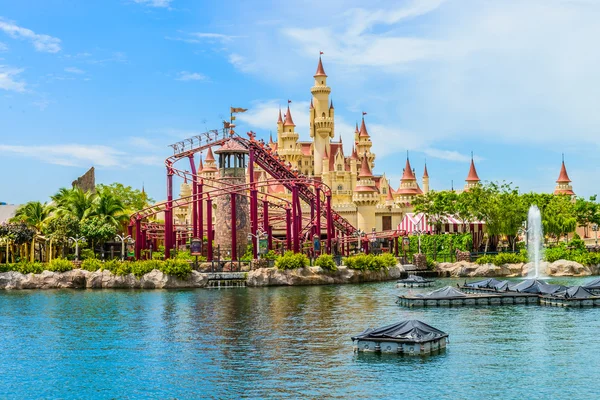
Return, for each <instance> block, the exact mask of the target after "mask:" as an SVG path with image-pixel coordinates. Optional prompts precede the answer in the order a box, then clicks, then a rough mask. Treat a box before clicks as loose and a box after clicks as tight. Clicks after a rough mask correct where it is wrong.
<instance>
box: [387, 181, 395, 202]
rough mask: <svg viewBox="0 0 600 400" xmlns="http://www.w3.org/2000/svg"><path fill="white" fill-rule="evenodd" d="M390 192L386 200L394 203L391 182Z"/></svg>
mask: <svg viewBox="0 0 600 400" xmlns="http://www.w3.org/2000/svg"><path fill="white" fill-rule="evenodd" d="M387 184H388V192H387V198H386V200H388V201H394V196H392V185H390V181H388V183H387Z"/></svg>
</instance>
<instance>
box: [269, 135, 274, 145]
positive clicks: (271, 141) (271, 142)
mask: <svg viewBox="0 0 600 400" xmlns="http://www.w3.org/2000/svg"><path fill="white" fill-rule="evenodd" d="M273 143H274V142H273V133H272V132H269V144H273Z"/></svg>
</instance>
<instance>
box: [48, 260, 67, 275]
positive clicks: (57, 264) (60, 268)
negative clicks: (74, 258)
mask: <svg viewBox="0 0 600 400" xmlns="http://www.w3.org/2000/svg"><path fill="white" fill-rule="evenodd" d="M46 269H47V270H48V271H54V272H66V271H70V270H72V269H73V264H72V263H71V261H69V260H65V259H64V258H55V259H53V260H52V261H50V262H49V263H48V264H47V265H46Z"/></svg>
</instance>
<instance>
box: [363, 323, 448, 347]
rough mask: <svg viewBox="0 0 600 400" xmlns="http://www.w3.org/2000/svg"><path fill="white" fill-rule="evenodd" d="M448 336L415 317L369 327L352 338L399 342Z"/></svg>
mask: <svg viewBox="0 0 600 400" xmlns="http://www.w3.org/2000/svg"><path fill="white" fill-rule="evenodd" d="M444 337H448V334H447V333H445V332H442V331H440V330H439V329H436V328H434V327H433V326H430V325H427V324H426V323H424V322H421V321H418V320H416V319H412V320H407V321H402V322H398V323H396V324H392V325H387V326H384V327H382V328H377V329H372V328H369V329H367V330H365V331H364V332H362V333H361V334H359V335H356V336H353V337H352V340H359V339H362V340H370V339H391V340H394V341H400V342H411V343H422V342H428V341H431V340H436V339H441V338H444Z"/></svg>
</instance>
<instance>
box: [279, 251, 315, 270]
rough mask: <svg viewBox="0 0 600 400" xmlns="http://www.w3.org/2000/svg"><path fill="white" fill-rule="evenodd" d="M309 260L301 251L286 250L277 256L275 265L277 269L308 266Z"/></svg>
mask: <svg viewBox="0 0 600 400" xmlns="http://www.w3.org/2000/svg"><path fill="white" fill-rule="evenodd" d="M309 264H310V261H309V259H308V257H306V256H305V255H304V254H302V253H294V252H292V251H286V252H285V254H284V255H282V256H281V257H279V258H278V259H277V261H276V262H275V266H276V267H277V268H278V269H281V270H284V269H297V268H304V267H308V265H309Z"/></svg>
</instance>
